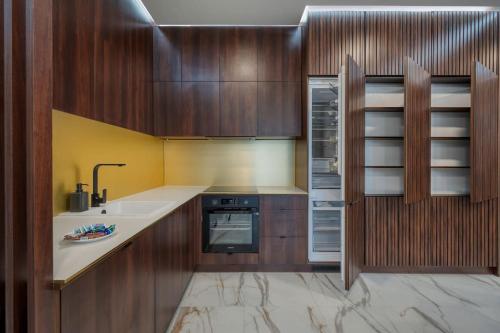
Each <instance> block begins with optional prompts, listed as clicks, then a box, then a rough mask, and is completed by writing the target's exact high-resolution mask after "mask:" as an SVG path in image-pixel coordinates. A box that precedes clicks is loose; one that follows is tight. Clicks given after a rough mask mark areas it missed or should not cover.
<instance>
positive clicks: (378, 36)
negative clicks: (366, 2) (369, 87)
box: [365, 12, 432, 75]
mask: <svg viewBox="0 0 500 333" xmlns="http://www.w3.org/2000/svg"><path fill="white" fill-rule="evenodd" d="M365 25H366V74H367V75H403V71H404V63H405V58H406V57H407V56H408V57H410V58H412V59H414V60H415V61H416V62H418V63H419V64H420V65H421V66H422V67H424V68H425V69H426V70H430V69H431V59H432V54H431V52H432V48H431V43H429V42H428V40H427V39H428V37H429V35H430V32H431V27H432V13H430V12H415V13H410V12H367V13H366V23H365Z"/></svg>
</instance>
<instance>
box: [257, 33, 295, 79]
mask: <svg viewBox="0 0 500 333" xmlns="http://www.w3.org/2000/svg"><path fill="white" fill-rule="evenodd" d="M301 49H302V47H301V29H300V28H299V27H287V28H284V27H273V28H262V30H261V31H260V33H259V40H258V80H259V81H300V79H301V57H300V53H301Z"/></svg>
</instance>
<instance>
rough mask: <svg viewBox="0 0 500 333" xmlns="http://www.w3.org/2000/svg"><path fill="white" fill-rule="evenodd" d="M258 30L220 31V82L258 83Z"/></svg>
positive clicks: (246, 28)
mask: <svg viewBox="0 0 500 333" xmlns="http://www.w3.org/2000/svg"><path fill="white" fill-rule="evenodd" d="M257 34H258V29H257V28H251V27H227V28H221V30H220V81H257Z"/></svg>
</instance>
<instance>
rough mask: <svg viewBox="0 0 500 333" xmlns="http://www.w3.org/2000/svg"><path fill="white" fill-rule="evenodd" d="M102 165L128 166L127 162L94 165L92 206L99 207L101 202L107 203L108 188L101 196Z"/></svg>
mask: <svg viewBox="0 0 500 333" xmlns="http://www.w3.org/2000/svg"><path fill="white" fill-rule="evenodd" d="M102 166H116V167H122V166H126V164H125V163H99V164H96V165H95V166H94V170H93V171H92V196H91V199H92V200H91V201H92V203H91V206H92V207H99V205H100V204H102V203H106V189H104V190H103V195H102V198H101V197H100V196H99V168H100V167H102Z"/></svg>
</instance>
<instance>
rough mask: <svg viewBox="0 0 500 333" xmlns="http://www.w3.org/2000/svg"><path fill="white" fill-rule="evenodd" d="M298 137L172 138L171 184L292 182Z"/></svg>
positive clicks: (167, 148) (168, 177)
mask: <svg viewBox="0 0 500 333" xmlns="http://www.w3.org/2000/svg"><path fill="white" fill-rule="evenodd" d="M294 154H295V141H294V140H247V139H240V140H238V139H230V140H213V139H212V140H168V141H166V142H165V182H166V184H167V185H227V186H231V185H233V186H254V185H255V186H290V185H293V184H294V177H295V170H294V159H295V155H294Z"/></svg>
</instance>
